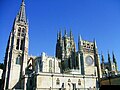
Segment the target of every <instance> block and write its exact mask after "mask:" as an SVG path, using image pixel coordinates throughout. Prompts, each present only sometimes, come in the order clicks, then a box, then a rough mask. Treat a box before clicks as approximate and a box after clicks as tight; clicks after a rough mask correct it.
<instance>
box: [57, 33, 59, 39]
mask: <svg viewBox="0 0 120 90" xmlns="http://www.w3.org/2000/svg"><path fill="white" fill-rule="evenodd" d="M57 40H59V32H57Z"/></svg>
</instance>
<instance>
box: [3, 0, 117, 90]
mask: <svg viewBox="0 0 120 90" xmlns="http://www.w3.org/2000/svg"><path fill="white" fill-rule="evenodd" d="M28 28H29V26H28V22H27V18H26V13H25V2H24V0H22V3H21V6H20V10H19V12H18V14H17V16H16V17H15V20H14V23H13V27H12V31H11V32H10V35H9V39H8V43H7V48H6V53H5V60H4V65H5V67H4V70H3V74H2V89H3V90H6V89H7V90H12V89H15V90H17V89H21V90H83V89H84V90H85V89H91V88H92V89H98V88H99V87H100V79H101V78H102V77H105V76H106V75H108V74H109V72H110V71H112V72H114V73H117V63H116V60H115V57H114V54H113V57H114V59H113V62H111V60H110V56H109V62H108V63H105V62H104V57H103V56H102V63H101V64H100V56H99V54H98V48H97V44H96V41H95V40H93V41H87V40H84V39H82V37H81V36H79V37H78V51H77V50H76V44H75V42H74V37H73V34H72V31H71V30H70V32H69V34H68V33H67V31H66V30H65V32H64V35H62V32H61V31H59V32H58V34H57V43H56V51H55V52H56V53H55V56H48V55H47V54H46V53H45V52H42V53H41V55H40V56H30V55H28V49H29V46H28V45H29V35H28V32H29V30H28ZM112 72H111V73H112Z"/></svg>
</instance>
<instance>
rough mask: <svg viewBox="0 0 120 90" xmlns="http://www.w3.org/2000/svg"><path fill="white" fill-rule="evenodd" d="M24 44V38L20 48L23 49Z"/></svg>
mask: <svg viewBox="0 0 120 90" xmlns="http://www.w3.org/2000/svg"><path fill="white" fill-rule="evenodd" d="M23 46H24V40H23V39H22V40H21V45H20V50H23Z"/></svg>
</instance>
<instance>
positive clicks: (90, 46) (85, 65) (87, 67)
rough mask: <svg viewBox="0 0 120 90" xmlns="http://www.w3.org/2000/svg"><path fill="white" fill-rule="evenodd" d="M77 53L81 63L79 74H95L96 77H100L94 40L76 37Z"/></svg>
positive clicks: (98, 60) (98, 59)
mask: <svg viewBox="0 0 120 90" xmlns="http://www.w3.org/2000/svg"><path fill="white" fill-rule="evenodd" d="M78 40H79V41H78V54H80V55H79V57H80V58H79V62H80V65H81V74H83V75H90V76H91V75H95V76H98V78H100V77H101V67H100V58H99V55H98V51H97V45H96V41H95V40H94V41H93V42H91V41H86V40H82V38H81V37H79V39H78Z"/></svg>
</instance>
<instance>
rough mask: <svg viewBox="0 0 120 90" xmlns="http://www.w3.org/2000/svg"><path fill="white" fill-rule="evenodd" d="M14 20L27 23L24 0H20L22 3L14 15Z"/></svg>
mask: <svg viewBox="0 0 120 90" xmlns="http://www.w3.org/2000/svg"><path fill="white" fill-rule="evenodd" d="M16 21H18V22H24V23H27V20H26V13H25V3H24V0H22V4H21V7H20V11H19V12H18V15H17V17H16Z"/></svg>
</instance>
